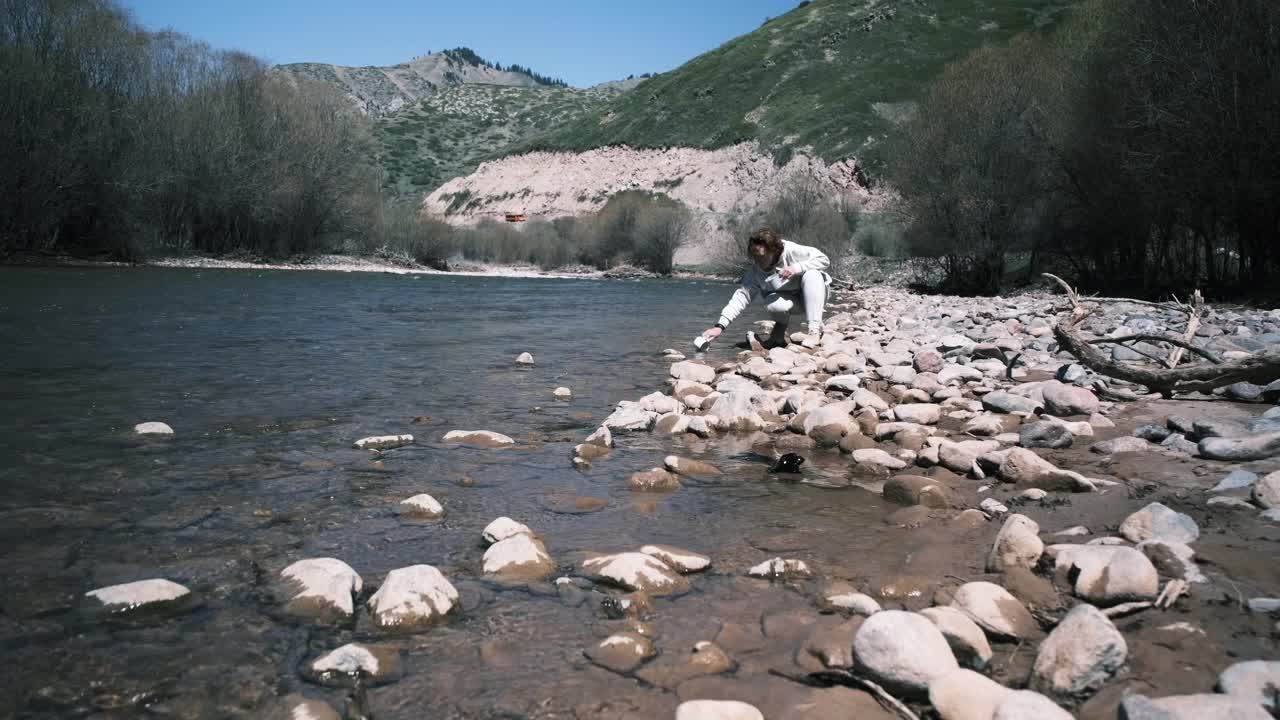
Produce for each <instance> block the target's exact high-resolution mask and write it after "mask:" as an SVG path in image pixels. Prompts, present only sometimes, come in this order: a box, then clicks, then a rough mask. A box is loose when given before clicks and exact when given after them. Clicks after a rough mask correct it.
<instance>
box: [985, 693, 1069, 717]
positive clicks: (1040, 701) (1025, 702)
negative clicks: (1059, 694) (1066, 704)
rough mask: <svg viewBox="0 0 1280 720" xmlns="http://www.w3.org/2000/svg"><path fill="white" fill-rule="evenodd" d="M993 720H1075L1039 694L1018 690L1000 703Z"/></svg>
mask: <svg viewBox="0 0 1280 720" xmlns="http://www.w3.org/2000/svg"><path fill="white" fill-rule="evenodd" d="M991 720H1074V719H1073V718H1072V717H1071V713H1069V712H1067V711H1066V710H1063V709H1062V708H1060V707H1058V705H1057V703H1055V702H1053V701H1052V700H1050V699H1049V698H1047V697H1045V696H1043V695H1041V694H1040V693H1037V692H1031V691H1030V690H1018V691H1016V692H1012V693H1009V696H1008V697H1006V698H1005V699H1004V700H1002V701H1000V705H999V706H998V707H996V712H995V714H994V715H992V716H991Z"/></svg>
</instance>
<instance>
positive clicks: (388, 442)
mask: <svg viewBox="0 0 1280 720" xmlns="http://www.w3.org/2000/svg"><path fill="white" fill-rule="evenodd" d="M448 439H449V436H448V435H446V436H445V441H446V442H448ZM412 444H413V436H412V435H378V436H376V437H367V438H360V439H359V440H357V441H355V442H354V443H352V447H354V448H355V449H357V450H390V449H392V448H398V447H404V446H405V445H412Z"/></svg>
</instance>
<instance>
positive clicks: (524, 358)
mask: <svg viewBox="0 0 1280 720" xmlns="http://www.w3.org/2000/svg"><path fill="white" fill-rule="evenodd" d="M516 364H517V365H532V364H533V353H528V352H522V353H520V354H519V355H517V356H516Z"/></svg>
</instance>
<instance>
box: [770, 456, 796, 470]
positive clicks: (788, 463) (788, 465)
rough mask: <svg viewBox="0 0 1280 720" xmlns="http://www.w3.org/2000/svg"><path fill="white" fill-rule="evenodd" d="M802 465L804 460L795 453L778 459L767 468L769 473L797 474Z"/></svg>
mask: <svg viewBox="0 0 1280 720" xmlns="http://www.w3.org/2000/svg"><path fill="white" fill-rule="evenodd" d="M803 464H804V458H802V457H800V456H799V455H797V454H795V453H787V454H785V455H783V456H782V457H780V458H778V459H777V460H776V461H775V462H774V463H773V464H772V465H770V466H769V472H771V473H798V472H800V466H801V465H803Z"/></svg>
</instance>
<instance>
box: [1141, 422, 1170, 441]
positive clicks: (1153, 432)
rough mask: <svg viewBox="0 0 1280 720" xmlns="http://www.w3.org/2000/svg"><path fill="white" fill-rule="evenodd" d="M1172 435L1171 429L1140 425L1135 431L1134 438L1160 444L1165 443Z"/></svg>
mask: <svg viewBox="0 0 1280 720" xmlns="http://www.w3.org/2000/svg"><path fill="white" fill-rule="evenodd" d="M1172 433H1173V431H1172V430H1170V429H1169V428H1166V427H1160V426H1159V425H1139V426H1138V427H1137V428H1135V429H1134V431H1133V436H1134V437H1137V438H1142V439H1143V440H1146V441H1148V442H1153V443H1158V442H1164V439H1165V438H1167V437H1169V435H1170V434H1172Z"/></svg>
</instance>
